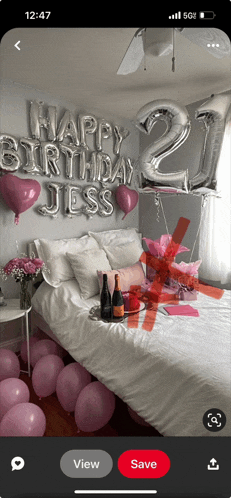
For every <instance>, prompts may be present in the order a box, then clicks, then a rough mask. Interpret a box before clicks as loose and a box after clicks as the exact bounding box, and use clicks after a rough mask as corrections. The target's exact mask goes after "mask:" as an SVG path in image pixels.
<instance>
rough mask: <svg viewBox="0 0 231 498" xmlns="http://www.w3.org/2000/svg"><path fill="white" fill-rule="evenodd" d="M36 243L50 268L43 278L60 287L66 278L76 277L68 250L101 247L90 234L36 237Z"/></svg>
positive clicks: (53, 285)
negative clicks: (58, 237)
mask: <svg viewBox="0 0 231 498" xmlns="http://www.w3.org/2000/svg"><path fill="white" fill-rule="evenodd" d="M34 243H35V246H36V249H37V252H38V256H39V258H41V259H42V260H43V261H44V263H45V264H46V266H47V267H48V269H49V270H50V272H49V273H48V272H43V278H44V280H45V281H46V282H47V283H48V284H49V285H51V286H52V287H59V286H60V285H61V283H62V282H64V281H65V280H70V279H71V278H74V277H75V275H74V273H73V270H72V268H71V265H70V262H69V260H68V259H67V257H66V253H67V252H74V253H79V252H82V251H85V250H90V249H99V246H98V244H97V242H96V240H95V239H93V238H92V237H89V235H84V236H83V237H79V238H75V239H60V240H46V239H36V240H35V241H34Z"/></svg>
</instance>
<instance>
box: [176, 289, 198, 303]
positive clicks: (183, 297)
mask: <svg viewBox="0 0 231 498" xmlns="http://www.w3.org/2000/svg"><path fill="white" fill-rule="evenodd" d="M178 296H179V299H180V301H196V300H197V291H196V289H193V288H192V289H190V288H187V287H186V286H185V288H183V286H181V287H180V288H179V292H178Z"/></svg>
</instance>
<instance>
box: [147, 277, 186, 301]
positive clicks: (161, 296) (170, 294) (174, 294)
mask: <svg viewBox="0 0 231 498" xmlns="http://www.w3.org/2000/svg"><path fill="white" fill-rule="evenodd" d="M152 283H153V281H150V280H148V279H147V278H145V280H144V281H143V283H142V284H141V296H142V297H141V299H142V301H154V302H159V303H162V302H172V301H173V302H178V301H179V296H178V290H179V287H178V285H177V284H174V285H173V286H171V287H170V286H167V285H163V286H162V290H161V293H159V292H158V288H156V289H155V288H154V289H152Z"/></svg>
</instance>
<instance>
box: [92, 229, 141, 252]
mask: <svg viewBox="0 0 231 498" xmlns="http://www.w3.org/2000/svg"><path fill="white" fill-rule="evenodd" d="M88 235H90V236H91V237H93V238H94V239H95V240H96V241H97V242H98V244H99V246H100V247H102V248H104V246H113V247H114V246H118V245H120V244H126V243H127V242H133V241H137V243H139V244H140V246H141V247H142V245H141V241H140V237H139V234H138V232H137V230H136V228H121V229H119V230H108V231H105V232H88Z"/></svg>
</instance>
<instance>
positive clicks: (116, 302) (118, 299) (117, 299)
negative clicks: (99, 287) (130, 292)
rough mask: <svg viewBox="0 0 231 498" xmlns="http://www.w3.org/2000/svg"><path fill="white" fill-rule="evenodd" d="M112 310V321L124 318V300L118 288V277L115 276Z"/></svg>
mask: <svg viewBox="0 0 231 498" xmlns="http://www.w3.org/2000/svg"><path fill="white" fill-rule="evenodd" d="M112 309H113V318H114V320H118V321H119V320H121V319H122V318H123V317H124V300H123V294H122V292H121V287H120V277H119V275H118V273H117V274H116V275H115V289H114V292H113V296H112Z"/></svg>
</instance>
